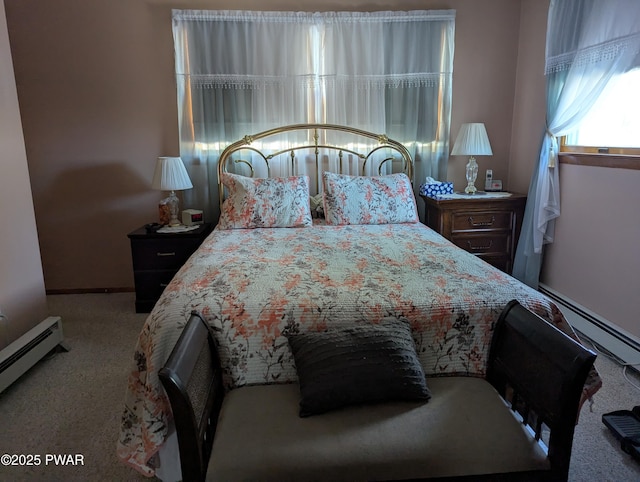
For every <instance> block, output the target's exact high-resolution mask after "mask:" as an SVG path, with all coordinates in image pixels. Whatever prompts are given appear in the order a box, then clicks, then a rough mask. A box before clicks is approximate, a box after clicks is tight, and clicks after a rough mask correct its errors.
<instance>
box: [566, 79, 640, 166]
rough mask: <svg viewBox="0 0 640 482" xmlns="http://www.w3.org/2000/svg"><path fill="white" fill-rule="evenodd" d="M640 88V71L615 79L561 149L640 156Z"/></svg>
mask: <svg viewBox="0 0 640 482" xmlns="http://www.w3.org/2000/svg"><path fill="white" fill-rule="evenodd" d="M639 86H640V68H637V69H634V70H631V71H629V72H626V73H624V74H621V75H617V76H616V77H614V78H613V79H612V81H611V83H610V84H609V85H608V86H607V88H606V89H605V90H604V92H603V93H602V95H601V96H600V97H599V99H598V100H597V102H596V103H595V105H594V106H593V108H592V109H591V111H590V112H589V114H588V115H587V117H586V118H585V119H584V120H583V121H582V122H581V123H580V126H579V128H578V129H576V130H575V131H574V132H572V133H571V134H569V135H567V136H566V137H565V138H564V139H563V142H562V148H561V150H562V151H564V152H583V153H600V154H625V155H640V115H639V114H638V113H640V87H639Z"/></svg>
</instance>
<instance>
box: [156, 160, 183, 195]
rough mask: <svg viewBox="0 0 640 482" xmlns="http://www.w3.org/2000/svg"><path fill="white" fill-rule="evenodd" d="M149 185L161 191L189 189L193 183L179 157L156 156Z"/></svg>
mask: <svg viewBox="0 0 640 482" xmlns="http://www.w3.org/2000/svg"><path fill="white" fill-rule="evenodd" d="M151 187H152V188H153V189H160V190H161V191H174V190H177V191H179V190H182V189H191V188H192V187H193V184H191V179H189V174H187V170H186V169H185V167H184V163H183V162H182V159H180V158H179V157H158V161H157V162H156V170H155V172H154V173H153V181H152V182H151Z"/></svg>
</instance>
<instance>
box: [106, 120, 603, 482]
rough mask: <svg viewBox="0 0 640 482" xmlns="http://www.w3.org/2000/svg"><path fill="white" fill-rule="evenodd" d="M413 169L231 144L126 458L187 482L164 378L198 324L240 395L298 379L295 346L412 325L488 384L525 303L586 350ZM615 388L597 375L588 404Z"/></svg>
mask: <svg viewBox="0 0 640 482" xmlns="http://www.w3.org/2000/svg"><path fill="white" fill-rule="evenodd" d="M336 139H337V141H336ZM412 169H413V161H412V159H411V156H410V155H409V153H408V151H407V150H406V149H405V147H404V146H403V145H402V144H400V143H398V142H396V141H393V140H391V139H388V138H387V137H386V136H384V135H377V134H374V133H370V132H366V131H363V130H359V129H355V128H351V127H346V126H332V125H308V124H304V125H295V126H287V127H282V128H278V129H273V130H271V131H266V132H262V133H259V134H256V135H253V136H246V137H245V138H243V139H241V140H239V141H237V142H235V143H233V144H231V145H230V146H229V147H228V148H227V149H226V150H225V151H224V152H223V154H222V156H221V158H220V161H219V172H218V174H219V179H220V181H221V185H220V196H221V202H222V201H223V202H222V203H221V205H222V208H221V210H222V213H221V217H220V222H219V224H218V226H217V227H216V229H215V230H214V231H213V232H212V233H211V234H210V235H209V236H208V237H207V239H206V240H205V241H204V242H203V244H202V245H201V246H200V248H199V249H198V250H197V251H196V252H195V253H194V254H193V255H192V256H191V257H190V258H189V260H188V261H187V262H186V263H185V265H184V266H183V267H182V268H181V269H180V271H179V272H178V273H177V275H176V276H175V277H174V279H173V280H172V281H171V283H170V284H169V286H168V287H167V288H166V289H165V291H164V293H163V294H162V296H161V298H160V299H159V301H158V302H157V304H156V306H155V307H154V309H153V310H152V312H151V313H150V314H149V317H148V319H147V320H146V323H145V325H144V327H143V329H142V331H141V333H140V336H139V339H138V342H137V346H136V349H135V352H134V357H133V363H132V369H131V373H130V375H129V383H128V389H127V393H126V397H125V408H124V411H123V417H122V423H121V430H120V437H119V440H118V456H119V458H120V459H121V460H122V461H123V462H125V463H127V464H129V465H131V466H132V467H134V468H135V469H136V470H138V471H139V472H141V473H143V474H145V475H148V476H152V475H156V476H158V477H160V478H162V479H163V480H167V479H171V478H173V477H174V476H172V475H171V474H172V473H173V474H179V473H180V471H179V467H178V469H177V471H176V470H175V467H174V466H175V464H176V460H178V457H177V444H176V442H175V440H174V439H173V440H172V433H173V427H172V418H171V411H170V408H169V404H168V401H167V399H166V396H165V394H164V391H163V389H162V387H161V385H160V382H159V380H158V376H157V372H158V370H159V369H160V368H161V367H162V366H163V364H164V363H165V361H166V360H167V358H168V356H169V354H170V352H171V350H172V348H173V346H174V345H175V343H176V341H177V339H178V337H179V335H180V333H181V332H182V329H183V328H184V326H185V324H186V323H187V321H188V320H189V318H190V315H191V313H192V312H197V313H199V314H200V316H202V317H203V318H204V319H205V320H206V321H207V322H208V324H209V325H210V326H211V327H212V328H213V330H214V333H215V336H216V342H217V344H218V349H219V356H220V360H221V364H222V366H223V382H224V387H225V389H226V390H230V389H232V388H234V387H240V386H244V385H252V384H265V383H292V382H295V381H296V380H297V375H296V369H295V365H294V362H293V356H292V353H291V350H290V348H289V345H288V343H287V336H289V335H291V334H295V333H303V332H311V331H324V330H327V329H330V328H341V327H348V326H352V325H354V324H365V323H372V324H380V323H383V322H384V323H388V322H394V321H396V320H401V321H403V322H408V323H409V324H410V326H411V332H412V334H413V338H414V342H415V345H416V351H417V354H418V356H419V359H420V362H421V364H422V366H423V369H424V371H425V374H426V375H427V376H453V375H466V376H477V377H484V376H485V373H484V371H485V367H486V366H487V357H488V353H489V345H490V342H491V338H492V332H493V327H494V325H495V323H496V321H497V319H498V317H499V315H500V312H501V311H502V309H503V308H504V306H505V305H506V304H507V303H508V302H509V301H510V300H513V299H516V300H518V301H519V302H520V303H521V304H522V305H523V306H525V307H526V308H528V309H529V310H531V311H533V312H535V313H537V314H538V315H540V316H542V317H543V318H544V319H545V320H547V321H548V322H550V323H552V324H554V325H555V326H556V327H558V328H559V329H561V330H562V331H564V332H565V333H567V334H569V335H570V336H572V337H574V338H577V337H576V335H575V333H574V332H573V330H572V329H571V327H570V326H569V324H568V323H567V321H566V320H565V318H564V317H563V315H562V313H561V312H560V310H559V309H558V308H557V306H556V305H555V304H554V303H553V302H551V301H550V300H549V299H548V298H546V297H545V296H543V295H542V294H540V293H538V292H537V291H535V290H533V289H531V288H529V287H528V286H526V285H524V284H522V283H520V282H519V281H517V280H515V279H514V278H512V277H510V276H509V275H507V274H505V273H503V272H501V271H499V270H498V269H496V268H494V267H492V266H490V265H489V264H487V263H486V262H484V261H482V260H481V259H480V258H478V257H476V256H474V255H472V254H469V253H467V252H466V251H463V250H461V249H460V248H458V247H456V246H455V245H453V244H452V243H451V242H449V241H448V240H446V239H444V238H443V237H442V236H440V235H439V234H437V233H436V232H435V231H433V230H431V229H430V228H428V227H426V226H425V225H423V224H421V223H420V222H419V220H418V214H417V209H416V204H415V196H414V194H413V186H412V182H411V179H412ZM316 214H323V215H324V217H322V216H321V215H320V216H318V217H316V216H315V215H316ZM600 385H601V381H600V379H599V376H598V374H597V372H595V370H593V371H592V373H591V376H590V377H589V379H588V381H587V383H586V384H585V387H584V393H583V399H587V398H589V397H591V396H592V395H593V394H594V393H595V392H596V391H597V390H598V388H599V387H600ZM178 476H179V475H178Z"/></svg>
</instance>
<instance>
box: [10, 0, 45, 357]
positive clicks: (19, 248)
mask: <svg viewBox="0 0 640 482" xmlns="http://www.w3.org/2000/svg"><path fill="white" fill-rule="evenodd" d="M0 219H2V223H1V224H2V227H0V309H1V310H2V312H3V313H4V314H5V315H6V316H7V318H8V320H9V323H8V324H7V325H6V327H3V326H1V325H0V349H2V348H3V347H4V346H5V345H7V344H9V343H10V342H12V341H13V340H15V339H16V338H18V337H19V336H20V335H22V334H23V333H24V332H26V331H27V330H28V329H30V328H31V327H33V326H34V325H36V324H37V323H38V322H40V321H42V320H44V318H45V317H46V314H47V306H46V303H47V300H46V297H45V290H44V279H43V276H42V264H41V262H40V249H39V246H38V233H37V231H36V223H35V216H34V212H33V201H32V199H31V187H30V185H29V170H28V168H27V157H26V154H25V148H24V141H23V137H22V127H21V126H20V112H19V110H18V97H17V94H16V85H15V81H14V77H13V66H12V64H11V52H10V49H9V38H8V36H7V23H6V17H5V9H4V5H3V4H2V3H0Z"/></svg>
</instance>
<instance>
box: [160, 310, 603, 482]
mask: <svg viewBox="0 0 640 482" xmlns="http://www.w3.org/2000/svg"><path fill="white" fill-rule="evenodd" d="M594 360H595V354H594V353H592V352H591V351H589V350H587V349H585V348H584V347H582V346H581V345H580V344H578V343H576V342H575V341H574V340H573V339H571V338H570V337H568V336H566V335H565V334H564V333H562V332H561V331H560V330H558V329H556V328H555V327H554V326H552V325H550V324H549V323H547V322H546V321H544V320H542V319H541V318H539V317H538V316H537V315H535V314H533V313H532V312H530V311H528V310H527V309H525V308H524V307H522V306H521V305H520V304H519V303H518V302H517V301H512V302H510V303H509V304H508V305H507V306H506V307H505V308H504V310H503V312H502V313H501V315H500V317H499V320H498V322H497V323H496V326H495V329H494V334H493V340H492V343H491V349H490V356H489V365H488V367H487V377H486V379H482V378H474V377H437V378H428V379H427V383H428V385H429V388H430V390H431V393H432V398H431V400H429V401H428V402H427V403H423V402H422V403H418V402H387V403H380V404H374V405H364V406H354V407H347V408H344V409H340V410H335V411H332V412H328V413H325V414H322V415H316V416H312V417H306V418H300V417H299V415H298V402H299V392H298V387H297V385H295V384H279V385H278V384H270V385H257V386H245V387H240V388H236V389H233V390H231V391H230V392H229V393H227V394H225V393H224V390H223V387H222V376H221V368H220V363H219V360H218V356H217V351H216V343H215V340H214V337H213V333H212V331H211V329H210V328H209V326H208V325H207V324H206V323H205V322H204V321H203V320H202V319H201V318H200V317H199V316H198V315H197V314H195V313H194V314H192V316H191V318H190V320H189V322H188V324H187V326H186V327H185V329H184V331H183V333H182V335H181V336H180V339H179V340H178V342H177V344H176V346H175V348H174V350H173V352H172V354H171V356H170V357H169V359H168V361H167V363H166V365H165V366H164V367H163V368H162V369H161V370H160V372H159V376H160V379H161V381H162V384H163V386H164V388H165V391H166V393H167V396H168V398H169V401H170V403H171V408H172V412H173V417H174V424H175V429H176V432H177V437H178V444H179V450H180V462H181V470H182V474H183V479H184V480H185V481H199V480H205V479H206V480H219V481H232V480H256V481H270V480H273V481H287V480H290V481H309V480H329V481H337V480H345V481H350V482H351V481H357V480H362V481H365V480H424V479H428V480H474V481H476V480H492V481H493V480H505V481H506V480H509V481H511V480H536V481H537V480H567V477H568V472H569V462H570V458H571V447H572V443H573V433H574V426H575V423H576V420H577V416H578V412H579V409H580V398H581V393H582V389H583V385H584V383H585V380H586V378H587V375H588V373H589V370H590V369H591V366H592V364H593V362H594Z"/></svg>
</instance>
